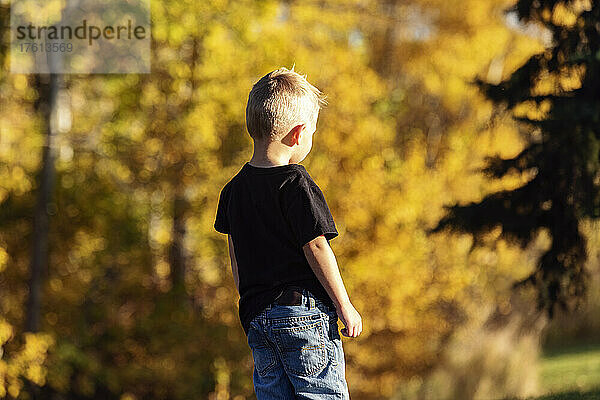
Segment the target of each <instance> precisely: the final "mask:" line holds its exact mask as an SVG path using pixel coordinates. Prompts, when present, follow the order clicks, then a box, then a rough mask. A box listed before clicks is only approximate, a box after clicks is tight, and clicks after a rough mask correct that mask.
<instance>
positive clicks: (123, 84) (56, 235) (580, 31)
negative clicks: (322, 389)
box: [0, 0, 600, 400]
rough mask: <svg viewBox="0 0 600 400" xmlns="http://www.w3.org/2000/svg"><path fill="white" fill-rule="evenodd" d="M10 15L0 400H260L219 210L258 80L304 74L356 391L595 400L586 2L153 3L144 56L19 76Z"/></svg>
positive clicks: (5, 42) (599, 309)
mask: <svg viewBox="0 0 600 400" xmlns="http://www.w3.org/2000/svg"><path fill="white" fill-rule="evenodd" d="M67 3H68V2H67ZM131 3H134V2H131V1H129V2H127V4H131ZM98 4H100V3H97V4H96V3H95V6H98ZM18 5H19V0H12V1H10V0H0V398H7V399H49V400H70V399H74V400H101V399H102V400H104V399H118V400H154V399H156V400H160V399H165V400H184V399H185V400H196V399H199V400H203V399H207V400H229V399H232V400H243V399H256V395H255V393H254V388H253V382H252V372H253V358H252V353H251V351H250V349H249V347H248V343H247V338H246V336H245V335H244V332H243V330H242V326H241V325H240V321H239V317H238V300H239V295H238V292H237V290H236V286H235V282H234V279H233V276H232V271H231V266H230V261H229V255H228V250H227V238H226V236H225V235H221V234H219V233H218V232H216V231H215V230H214V228H213V223H214V220H215V212H216V206H217V202H218V199H219V192H220V190H221V188H222V187H223V185H224V184H225V183H226V182H227V181H228V180H229V179H230V178H231V177H232V176H233V175H235V174H236V173H237V172H238V171H239V169H240V168H241V166H242V165H243V164H244V163H245V162H246V161H248V160H249V159H250V157H251V156H252V140H251V138H250V136H249V135H248V132H247V130H246V125H245V107H246V102H247V99H248V93H249V91H250V89H251V88H252V85H253V84H254V83H255V82H256V81H257V80H258V79H259V78H260V77H261V76H263V75H265V74H266V73H268V72H270V71H272V70H275V69H277V68H280V67H286V68H291V67H292V66H293V67H294V70H295V71H297V72H299V73H301V74H303V75H306V77H307V79H308V80H309V81H310V82H311V83H312V84H313V85H315V86H316V87H317V88H319V89H320V90H321V91H322V92H323V93H324V94H325V95H326V96H327V103H328V104H327V106H326V107H325V108H323V109H322V110H321V112H320V114H319V120H318V124H317V130H316V133H315V135H314V139H313V149H312V151H311V153H310V154H309V156H308V157H307V158H306V159H305V160H304V161H302V165H304V166H305V167H306V169H307V170H308V171H309V173H310V175H311V176H312V177H313V179H314V180H315V182H316V183H317V184H318V185H319V187H320V188H321V189H322V190H323V193H324V194H325V197H326V199H327V203H328V205H329V207H330V210H331V213H332V215H333V217H334V220H335V224H336V226H337V229H338V231H339V236H338V237H336V238H335V239H333V240H332V241H331V243H330V244H331V247H332V249H333V250H334V252H335V255H336V258H337V261H338V264H339V268H340V272H341V275H342V277H343V280H344V283H345V286H346V289H347V291H348V294H349V295H350V297H351V299H352V304H353V305H354V306H355V307H356V309H357V310H358V311H359V312H360V314H361V316H362V321H363V331H362V334H361V335H360V336H359V337H357V338H348V337H344V336H342V342H343V346H344V352H345V360H346V379H347V382H348V386H349V390H350V396H351V398H352V399H353V400H375V399H393V400H428V399H433V400H437V399H440V400H454V399H457V400H469V399H486V400H488V399H507V400H508V399H511V400H516V399H545V400H551V399H565V400H568V399H600V2H599V1H597V0H587V1H585V0H581V1H575V0H519V1H516V0H486V1H483V0H379V1H377V0H319V1H316V0H281V1H279V0H260V1H251V0H235V1H234V0H205V1H196V0H178V1H166V0H152V1H151V2H150V10H149V11H150V24H149V25H148V26H145V28H144V30H143V39H144V40H147V45H148V47H147V50H148V52H149V53H148V54H149V55H150V56H149V58H148V59H146V61H149V64H148V65H146V64H143V63H141V64H129V65H121V67H124V68H125V69H127V68H129V66H130V65H134V66H135V67H136V68H137V67H138V66H139V68H140V70H138V71H137V72H131V71H132V70H128V71H129V72H123V71H125V70H118V71H117V70H111V68H113V67H114V66H115V64H114V63H115V62H117V61H110V62H108V61H107V60H109V58H107V57H109V56H110V55H111V54H108V53H106V54H104V55H105V56H106V57H104V56H103V54H102V53H99V54H100V57H98V54H96V56H95V57H93V60H92V58H86V57H85V54H84V55H79V56H76V55H73V56H72V57H71V58H70V59H69V60H70V61H69V63H71V64H69V65H70V66H71V67H73V68H74V69H73V70H72V71H71V72H73V71H76V72H74V73H40V72H39V71H37V72H36V71H33V72H30V73H24V72H23V71H21V72H18V71H16V70H11V57H12V58H14V57H16V55H15V54H14V53H15V52H16V51H17V49H16V48H15V47H11V40H14V39H15V37H14V35H13V33H14V32H13V30H12V29H11V12H12V11H14V10H11V7H12V8H14V7H17V6H18ZM100 8H101V7H100ZM34 11H35V10H34ZM59 11H60V10H59ZM44 12H47V13H55V12H56V10H49V9H45V8H44V9H40V10H39V13H44ZM93 12H95V13H98V12H101V10H100V11H98V9H95V11H93ZM39 13H37V15H38V16H39V15H40V14H39ZM34 14H36V13H35V12H34ZM88 17H89V19H88V20H86V21H92V17H91V16H88ZM86 18H87V17H86ZM86 23H87V24H89V23H90V22H86ZM96 25H97V26H101V27H103V28H102V29H103V30H102V31H101V32H102V35H105V36H102V35H100V36H98V38H96V39H94V40H93V41H91V40H89V39H88V42H90V41H91V43H90V45H89V48H88V50H90V49H94V46H101V43H103V41H107V40H108V39H107V38H106V37H107V35H112V34H113V31H112V30H111V29H112V28H110V27H107V25H99V24H96ZM123 26H125V25H123ZM20 32H21V33H23V34H25V33H26V31H25V30H23V29H22V30H21V31H20ZM98 32H100V30H99V31H98ZM139 32H142V31H141V30H140V31H139ZM122 33H123V35H124V34H125V30H123V31H122ZM140 34H141V33H140ZM32 40H33V39H32ZM114 40H116V39H114ZM122 40H125V39H122ZM128 40H129V39H128ZM130 40H133V39H130ZM121 43H122V44H126V45H129V44H130V42H121ZM40 48H43V47H42V46H40ZM98 48H100V47H98ZM65 49H66V50H65ZM144 49H146V48H141V50H140V48H138V50H140V53H139V54H141V55H143V54H144V51H145V50H144ZM47 50H48V51H50V52H52V51H54V52H60V51H68V46H66V45H65V46H63V47H62V48H61V47H60V46H57V47H56V48H55V49H54V48H52V47H48V48H47ZM121 50H123V49H121ZM126 51H128V50H126ZM38 56H39V54H38ZM48 57H50V53H48ZM117 58H119V57H117ZM92 61H93V62H98V63H102V64H101V65H102V68H107V69H108V70H104V71H99V70H95V69H94V65H92V64H93V62H92ZM142 61H144V60H142ZM14 65H15V64H13V67H14ZM23 65H24V66H25V67H26V66H27V64H26V63H25V64H23ZM99 65H100V64H99ZM30 66H31V65H30ZM25 67H24V68H25ZM146 67H148V68H146ZM46 72H48V71H46ZM63 72H64V71H63ZM339 324H340V329H341V328H343V325H342V323H341V321H340V322H339Z"/></svg>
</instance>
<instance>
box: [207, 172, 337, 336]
mask: <svg viewBox="0 0 600 400" xmlns="http://www.w3.org/2000/svg"><path fill="white" fill-rule="evenodd" d="M214 228H215V230H217V231H218V232H221V233H227V234H230V235H231V239H232V240H233V247H234V250H235V258H236V261H237V265H238V274H239V287H240V289H239V291H240V300H239V317H240V321H241V324H242V327H243V328H244V331H245V333H246V335H247V334H248V330H249V326H250V322H251V321H252V319H253V318H254V317H255V316H256V315H258V314H259V313H260V312H261V311H262V310H263V309H264V308H265V307H266V306H267V305H268V304H270V303H272V302H273V301H274V300H275V299H276V297H277V296H278V295H279V294H280V292H281V289H283V287H284V286H286V285H297V286H300V287H303V288H306V289H308V290H309V291H310V292H311V293H313V294H314V295H315V296H316V297H317V298H319V299H320V300H321V301H323V302H324V303H325V304H328V305H329V306H331V307H333V304H334V303H333V301H332V300H331V299H330V297H329V295H328V294H327V292H326V291H325V288H323V286H322V285H321V283H320V282H319V280H318V279H317V277H316V275H315V273H314V272H313V270H312V269H311V267H310V265H309V264H308V261H307V260H306V257H305V256H304V252H303V250H302V246H304V245H305V244H306V243H308V242H310V241H311V240H313V239H314V238H316V237H318V236H320V235H324V236H325V238H326V239H327V240H330V239H333V238H334V237H336V236H337V235H338V231H337V229H336V227H335V223H334V221H333V217H332V215H331V212H330V211H329V207H328V206H327V202H326V201H325V197H324V196H323V193H322V192H321V189H319V187H318V186H317V184H316V183H315V182H314V181H313V179H312V178H311V177H310V175H309V174H308V172H307V171H306V169H305V168H304V167H303V166H302V165H300V164H287V165H279V166H276V167H255V166H252V165H250V164H249V163H246V164H244V166H243V167H242V168H241V169H240V171H239V172H238V173H237V174H236V175H235V176H234V177H233V178H232V179H231V180H230V181H229V182H227V184H226V185H225V186H224V187H223V190H221V195H220V196H219V204H218V207H217V215H216V219H215V223H214Z"/></svg>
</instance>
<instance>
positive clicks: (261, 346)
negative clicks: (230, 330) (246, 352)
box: [248, 325, 276, 376]
mask: <svg viewBox="0 0 600 400" xmlns="http://www.w3.org/2000/svg"><path fill="white" fill-rule="evenodd" d="M248 345H249V346H250V349H251V350H252V358H253V360H254V367H255V368H256V371H257V372H258V374H259V375H260V376H264V375H265V374H266V373H267V372H268V371H269V369H270V368H271V367H273V366H274V365H275V362H276V358H275V357H276V356H275V353H274V351H273V349H272V348H271V346H269V345H268V344H267V343H266V341H265V338H264V336H263V335H262V334H261V332H260V331H259V330H258V329H257V328H256V327H255V326H254V325H250V330H249V331H248Z"/></svg>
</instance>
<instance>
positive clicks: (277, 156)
mask: <svg viewBox="0 0 600 400" xmlns="http://www.w3.org/2000/svg"><path fill="white" fill-rule="evenodd" d="M257 147H258V146H257V144H256V143H254V153H253V154H252V158H251V159H250V161H248V163H249V164H250V165H252V166H253V167H277V166H280V165H288V164H289V163H290V158H291V155H290V154H288V153H287V152H283V151H278V149H276V148H275V146H272V145H270V146H267V148H266V149H264V150H263V151H257V149H256V148H257Z"/></svg>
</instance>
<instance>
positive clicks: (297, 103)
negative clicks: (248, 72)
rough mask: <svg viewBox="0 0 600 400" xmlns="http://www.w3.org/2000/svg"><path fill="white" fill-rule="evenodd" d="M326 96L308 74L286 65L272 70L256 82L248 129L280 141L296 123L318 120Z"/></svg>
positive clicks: (254, 134)
mask: <svg viewBox="0 0 600 400" xmlns="http://www.w3.org/2000/svg"><path fill="white" fill-rule="evenodd" d="M325 98H326V96H325V95H324V94H323V93H322V92H321V91H320V90H319V89H317V88H316V87H314V86H313V85H311V84H310V83H308V81H307V80H306V75H300V74H298V73H297V72H296V71H294V66H292V69H291V70H289V69H287V68H285V67H282V68H279V69H277V70H275V71H272V72H269V73H268V74H266V75H265V76H263V77H262V78H261V79H260V80H259V81H258V82H256V83H255V84H254V86H253V87H252V90H251V91H250V95H249V96H248V104H247V105H246V128H247V129H248V133H249V134H250V136H251V137H252V138H253V139H271V140H279V139H281V138H283V137H284V136H285V135H286V134H287V133H288V132H289V131H290V130H291V129H292V128H293V127H294V126H295V125H298V124H301V123H312V124H316V123H317V116H318V114H319V110H320V109H321V108H322V107H323V106H325V105H326V104H327V101H326V100H325Z"/></svg>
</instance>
